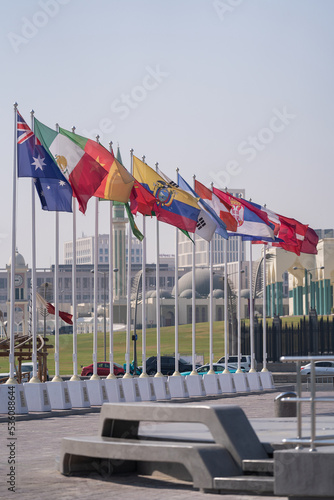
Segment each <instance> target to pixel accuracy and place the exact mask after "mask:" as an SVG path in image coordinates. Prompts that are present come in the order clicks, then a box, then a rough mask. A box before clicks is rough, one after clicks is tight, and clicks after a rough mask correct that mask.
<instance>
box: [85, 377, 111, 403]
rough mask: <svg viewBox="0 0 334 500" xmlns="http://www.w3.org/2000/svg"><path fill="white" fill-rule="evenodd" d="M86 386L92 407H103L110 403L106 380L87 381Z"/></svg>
mask: <svg viewBox="0 0 334 500" xmlns="http://www.w3.org/2000/svg"><path fill="white" fill-rule="evenodd" d="M86 385H87V391H88V397H89V401H90V404H91V406H102V405H103V403H108V395H107V391H106V386H105V384H104V380H102V379H97V380H86Z"/></svg>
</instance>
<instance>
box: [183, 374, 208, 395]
mask: <svg viewBox="0 0 334 500" xmlns="http://www.w3.org/2000/svg"><path fill="white" fill-rule="evenodd" d="M186 381H187V387H188V391H189V397H193V396H206V392H205V386H204V382H203V377H202V376H201V375H187V376H186Z"/></svg>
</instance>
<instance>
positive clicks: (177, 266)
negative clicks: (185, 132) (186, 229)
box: [173, 168, 181, 376]
mask: <svg viewBox="0 0 334 500" xmlns="http://www.w3.org/2000/svg"><path fill="white" fill-rule="evenodd" d="M178 173H179V169H178V168H177V169H176V179H177V177H178ZM174 290H175V348H174V350H175V372H174V373H173V375H176V376H178V375H181V374H180V372H179V229H178V228H177V227H176V228H175V285H174Z"/></svg>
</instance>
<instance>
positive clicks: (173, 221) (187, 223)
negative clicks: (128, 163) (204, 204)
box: [133, 156, 200, 233]
mask: <svg viewBox="0 0 334 500" xmlns="http://www.w3.org/2000/svg"><path fill="white" fill-rule="evenodd" d="M133 176H134V178H135V179H136V180H137V181H138V182H139V183H140V184H141V185H142V186H143V187H144V188H145V189H147V190H148V191H149V192H150V193H151V195H153V196H154V198H155V201H156V210H155V215H156V217H157V219H158V220H159V221H161V222H165V223H167V224H170V225H172V226H175V227H178V228H179V229H182V230H184V231H189V232H190V233H194V232H195V230H196V225H197V219H198V215H199V212H200V208H199V206H198V203H197V200H196V199H195V198H194V197H193V196H191V195H190V194H188V193H186V192H185V191H183V190H182V189H180V188H178V187H175V186H174V185H171V184H169V183H168V182H166V180H165V179H164V178H163V177H161V176H160V175H159V174H158V173H157V172H156V171H155V170H153V168H151V167H149V166H148V165H147V164H146V163H144V162H143V161H141V160H139V158H137V157H136V156H134V157H133Z"/></svg>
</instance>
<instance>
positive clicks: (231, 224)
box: [195, 179, 237, 233]
mask: <svg viewBox="0 0 334 500" xmlns="http://www.w3.org/2000/svg"><path fill="white" fill-rule="evenodd" d="M195 191H196V193H197V194H198V196H200V197H201V198H202V199H203V200H205V201H206V203H207V204H208V205H209V207H211V208H212V209H213V210H214V211H215V213H216V214H217V215H218V217H219V218H220V219H221V220H222V221H223V222H224V223H225V225H226V229H227V230H228V231H232V232H233V233H235V232H236V230H237V221H236V219H235V218H234V217H233V215H232V214H231V213H230V210H231V208H232V207H231V205H230V204H229V203H227V202H224V201H221V200H220V199H219V198H218V196H216V195H215V194H214V193H213V192H212V191H211V190H210V189H209V188H207V187H206V186H204V184H202V183H201V182H199V181H198V180H197V179H195Z"/></svg>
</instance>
